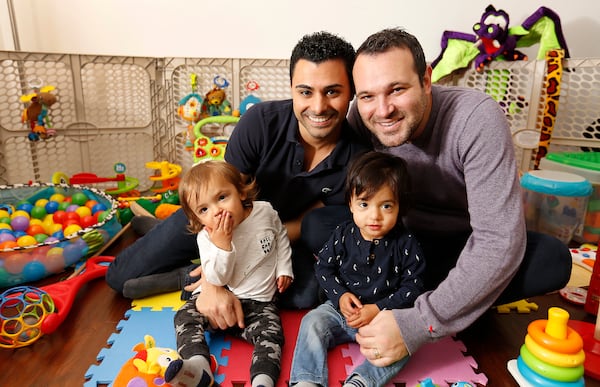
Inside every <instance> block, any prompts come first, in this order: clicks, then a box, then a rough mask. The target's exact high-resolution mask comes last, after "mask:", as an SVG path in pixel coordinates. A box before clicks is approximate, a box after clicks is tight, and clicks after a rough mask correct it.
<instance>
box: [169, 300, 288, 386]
mask: <svg viewBox="0 0 600 387" xmlns="http://www.w3.org/2000/svg"><path fill="white" fill-rule="evenodd" d="M196 298H197V295H194V296H192V298H190V299H189V300H188V301H187V302H186V303H185V304H184V305H183V306H182V307H181V309H179V310H178V311H177V313H176V314H175V334H176V336H177V351H178V352H179V355H180V356H181V357H182V358H183V359H189V358H190V357H192V356H193V355H201V356H204V357H206V358H207V359H208V358H209V357H210V351H209V348H208V345H207V343H206V338H205V335H204V332H205V331H206V330H207V329H211V328H210V324H209V323H208V319H207V318H206V317H205V316H203V315H202V314H200V313H199V312H198V311H197V310H196ZM240 301H241V303H242V310H243V311H244V316H245V317H244V322H245V324H246V327H245V328H244V329H240V328H238V327H237V326H236V327H233V328H229V329H227V330H225V331H224V332H225V333H226V334H229V335H232V336H235V337H239V338H241V339H243V340H245V341H247V342H248V343H250V344H252V345H254V351H253V352H252V365H251V366H250V381H252V379H254V377H255V376H256V375H258V374H266V375H269V376H270V377H271V378H272V379H273V380H274V381H275V382H277V379H278V378H279V374H280V372H281V348H282V346H283V341H284V339H283V329H282V326H281V319H280V318H279V309H278V308H277V306H276V305H275V303H274V302H259V301H253V300H240Z"/></svg>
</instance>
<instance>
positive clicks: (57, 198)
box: [49, 193, 65, 203]
mask: <svg viewBox="0 0 600 387" xmlns="http://www.w3.org/2000/svg"><path fill="white" fill-rule="evenodd" d="M49 200H50V201H52V202H57V203H60V202H62V201H63V200H65V195H63V194H60V193H55V194H52V195H50V199H49Z"/></svg>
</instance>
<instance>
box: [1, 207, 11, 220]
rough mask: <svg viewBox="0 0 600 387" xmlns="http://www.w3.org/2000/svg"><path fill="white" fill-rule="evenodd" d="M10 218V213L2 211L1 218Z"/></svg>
mask: <svg viewBox="0 0 600 387" xmlns="http://www.w3.org/2000/svg"><path fill="white" fill-rule="evenodd" d="M6 217H8V218H10V212H9V211H8V210H5V209H0V218H6Z"/></svg>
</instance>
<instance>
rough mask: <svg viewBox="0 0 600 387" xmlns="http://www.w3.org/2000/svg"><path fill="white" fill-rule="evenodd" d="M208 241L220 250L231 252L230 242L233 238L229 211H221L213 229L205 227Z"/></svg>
mask: <svg viewBox="0 0 600 387" xmlns="http://www.w3.org/2000/svg"><path fill="white" fill-rule="evenodd" d="M206 231H207V232H208V235H209V237H210V240H211V241H212V242H213V243H214V244H215V246H217V247H218V248H220V249H222V250H227V251H230V250H231V240H232V238H233V217H232V216H231V213H230V212H229V211H221V213H220V214H218V215H217V221H216V225H215V227H214V228H209V227H206Z"/></svg>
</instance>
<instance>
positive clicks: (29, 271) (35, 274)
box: [22, 261, 46, 282]
mask: <svg viewBox="0 0 600 387" xmlns="http://www.w3.org/2000/svg"><path fill="white" fill-rule="evenodd" d="M22 275H23V279H24V280H25V282H31V281H37V280H39V279H41V278H44V276H45V275H46V268H45V267H44V264H43V263H41V262H39V261H31V262H28V263H26V264H25V266H24V267H23V272H22Z"/></svg>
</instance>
